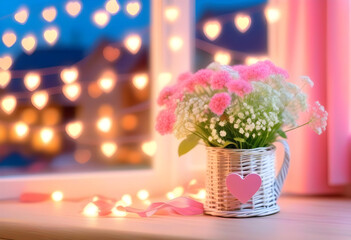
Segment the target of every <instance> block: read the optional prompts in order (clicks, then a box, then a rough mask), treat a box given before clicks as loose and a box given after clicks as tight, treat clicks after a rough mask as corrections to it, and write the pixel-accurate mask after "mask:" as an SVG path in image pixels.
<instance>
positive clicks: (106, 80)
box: [97, 70, 117, 93]
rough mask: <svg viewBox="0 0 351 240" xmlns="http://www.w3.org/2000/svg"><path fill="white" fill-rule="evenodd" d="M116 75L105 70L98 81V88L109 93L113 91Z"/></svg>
mask: <svg viewBox="0 0 351 240" xmlns="http://www.w3.org/2000/svg"><path fill="white" fill-rule="evenodd" d="M116 79H117V76H116V73H115V72H114V71H112V70H106V71H104V72H103V74H102V76H101V77H100V78H99V80H98V82H97V83H98V86H99V88H100V89H101V90H102V91H103V92H105V93H109V92H111V91H112V90H113V88H114V87H115V85H116Z"/></svg>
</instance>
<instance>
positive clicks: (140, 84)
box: [132, 73, 149, 90]
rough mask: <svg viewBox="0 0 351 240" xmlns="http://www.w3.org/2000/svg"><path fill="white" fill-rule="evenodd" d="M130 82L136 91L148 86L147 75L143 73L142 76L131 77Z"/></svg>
mask: <svg viewBox="0 0 351 240" xmlns="http://www.w3.org/2000/svg"><path fill="white" fill-rule="evenodd" d="M132 81H133V85H134V87H135V88H136V89H139V90H142V89H144V88H145V87H146V85H147V84H148V82H149V79H148V76H147V74H145V73H143V74H136V75H135V76H134V77H133V80H132Z"/></svg>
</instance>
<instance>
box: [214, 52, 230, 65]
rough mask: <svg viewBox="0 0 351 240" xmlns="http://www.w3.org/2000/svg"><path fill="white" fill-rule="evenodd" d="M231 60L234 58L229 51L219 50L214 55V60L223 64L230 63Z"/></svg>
mask: <svg viewBox="0 0 351 240" xmlns="http://www.w3.org/2000/svg"><path fill="white" fill-rule="evenodd" d="M231 60H232V58H231V56H230V54H229V53H228V52H222V51H218V52H216V54H215V55H214V61H215V62H218V63H220V64H223V65H228V64H229V63H230V61H231Z"/></svg>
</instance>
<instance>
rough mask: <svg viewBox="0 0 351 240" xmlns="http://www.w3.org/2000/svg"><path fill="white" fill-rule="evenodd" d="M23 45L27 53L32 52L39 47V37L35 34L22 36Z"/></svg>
mask: <svg viewBox="0 0 351 240" xmlns="http://www.w3.org/2000/svg"><path fill="white" fill-rule="evenodd" d="M21 45H22V48H23V50H24V51H25V52H26V53H27V54H32V53H33V52H34V50H35V48H36V47H37V38H36V37H35V36H34V35H33V34H28V35H26V36H25V37H24V38H22V41H21Z"/></svg>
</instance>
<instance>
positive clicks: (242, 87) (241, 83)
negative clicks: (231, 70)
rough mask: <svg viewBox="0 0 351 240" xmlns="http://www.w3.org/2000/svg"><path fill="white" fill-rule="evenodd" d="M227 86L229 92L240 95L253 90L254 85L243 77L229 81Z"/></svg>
mask: <svg viewBox="0 0 351 240" xmlns="http://www.w3.org/2000/svg"><path fill="white" fill-rule="evenodd" d="M227 88H228V90H229V92H232V93H235V94H237V95H238V96H240V97H243V96H245V95H246V94H249V93H250V92H252V89H253V88H252V85H251V83H250V82H247V81H245V80H242V79H238V80H233V81H230V82H228V83H227Z"/></svg>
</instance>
